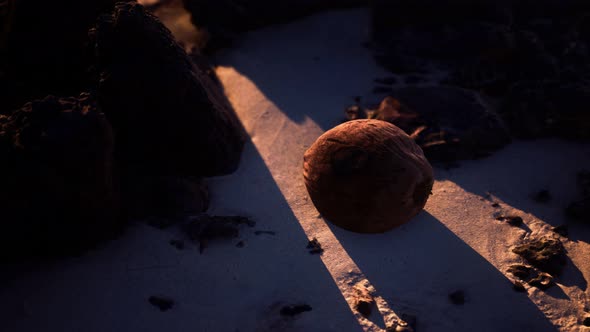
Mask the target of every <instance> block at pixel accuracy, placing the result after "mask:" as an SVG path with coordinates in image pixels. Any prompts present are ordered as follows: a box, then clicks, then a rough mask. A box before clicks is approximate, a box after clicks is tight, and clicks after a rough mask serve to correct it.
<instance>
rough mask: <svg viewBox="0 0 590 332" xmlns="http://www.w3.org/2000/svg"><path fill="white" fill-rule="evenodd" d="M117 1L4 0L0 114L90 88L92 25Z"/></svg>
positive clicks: (0, 19)
mask: <svg viewBox="0 0 590 332" xmlns="http://www.w3.org/2000/svg"><path fill="white" fill-rule="evenodd" d="M114 3H115V0H88V1H44V0H5V1H0V73H3V74H4V78H0V114H8V113H9V112H11V111H13V110H15V109H18V108H19V107H21V106H22V105H23V104H25V103H26V102H29V101H31V100H36V99H42V98H44V97H46V96H47V95H58V96H73V95H77V94H79V93H80V91H87V90H88V89H89V88H91V87H92V86H93V78H92V75H89V73H88V69H89V67H90V66H91V65H92V63H93V57H92V52H91V51H89V48H88V45H87V44H88V29H89V28H90V27H91V26H92V25H93V24H94V23H95V21H96V17H97V16H98V15H99V14H101V13H103V12H106V11H110V10H111V9H112V7H113V5H114ZM4 15H6V16H4ZM3 18H4V19H3ZM0 76H2V75H0Z"/></svg>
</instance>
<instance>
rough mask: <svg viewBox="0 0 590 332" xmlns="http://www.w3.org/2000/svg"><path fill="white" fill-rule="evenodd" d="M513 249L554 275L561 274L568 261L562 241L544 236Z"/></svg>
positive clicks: (542, 269) (534, 264)
mask: <svg viewBox="0 0 590 332" xmlns="http://www.w3.org/2000/svg"><path fill="white" fill-rule="evenodd" d="M512 251H513V252H514V253H516V254H518V255H520V256H521V257H523V258H524V259H526V260H527V261H528V262H529V263H531V264H532V265H533V266H534V267H536V268H538V269H539V270H541V271H544V272H548V273H550V274H552V275H559V274H560V272H561V270H562V269H563V266H564V265H565V263H566V256H565V248H564V247H563V244H562V243H561V241H559V240H557V239H551V238H547V237H542V238H540V239H536V240H529V241H527V242H526V243H524V244H521V245H518V246H516V247H515V248H514V249H512Z"/></svg>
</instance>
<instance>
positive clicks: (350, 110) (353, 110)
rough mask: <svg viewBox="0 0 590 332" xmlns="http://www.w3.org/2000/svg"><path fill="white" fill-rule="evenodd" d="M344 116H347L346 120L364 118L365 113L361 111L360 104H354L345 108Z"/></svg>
mask: <svg viewBox="0 0 590 332" xmlns="http://www.w3.org/2000/svg"><path fill="white" fill-rule="evenodd" d="M344 116H345V117H346V121H352V120H357V119H362V118H364V114H363V112H362V111H361V108H360V106H359V105H352V106H349V107H347V108H346V110H344Z"/></svg>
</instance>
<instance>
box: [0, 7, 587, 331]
mask: <svg viewBox="0 0 590 332" xmlns="http://www.w3.org/2000/svg"><path fill="white" fill-rule="evenodd" d="M367 26H368V13H367V12H366V11H364V10H352V11H342V12H332V13H326V14H321V15H316V16H313V17H309V18H307V19H304V20H301V21H299V22H295V23H292V24H288V25H283V26H278V27H272V28H269V29H264V30H259V31H256V32H253V33H250V34H249V35H247V36H246V37H245V38H244V39H243V40H242V41H241V43H240V45H238V46H237V47H236V48H235V49H232V50H230V51H227V52H226V53H225V54H222V55H220V56H219V58H218V59H217V60H216V61H217V63H218V64H219V66H218V68H217V73H218V75H219V76H220V79H221V81H222V82H223V84H224V86H225V89H226V93H227V95H228V97H229V98H230V101H231V102H232V104H233V106H234V107H235V109H236V112H237V113H238V116H239V117H240V119H241V121H242V123H243V125H244V127H245V128H246V130H247V131H248V133H249V135H250V137H251V143H249V144H248V145H247V146H246V149H245V152H244V155H243V160H242V163H241V166H240V168H239V170H238V171H237V172H236V173H235V174H232V175H230V176H226V177H219V178H214V179H209V185H210V187H211V190H212V207H211V210H210V213H211V214H222V215H227V214H232V215H246V216H249V217H250V218H252V219H253V220H254V221H256V222H257V224H256V226H255V227H254V228H248V227H244V228H243V229H242V230H241V233H240V236H239V238H236V239H234V240H227V241H219V242H212V243H210V245H209V247H208V248H207V249H206V250H205V251H204V252H203V254H199V252H198V250H197V246H195V245H192V244H189V245H188V246H187V248H185V249H184V250H181V251H179V250H177V249H176V248H174V247H173V246H171V245H170V244H169V241H170V240H171V239H180V238H181V234H179V233H178V232H177V231H175V230H165V231H162V230H158V229H154V228H151V227H149V226H146V225H144V224H137V225H134V226H133V227H132V228H131V229H130V230H129V232H128V233H127V234H126V235H125V236H124V237H122V238H121V239H118V240H116V241H113V242H111V243H109V244H108V245H106V246H105V247H104V248H102V249H100V250H97V251H94V252H91V253H89V254H87V255H85V256H83V257H79V258H75V259H68V260H66V261H63V262H59V263H52V264H46V265H45V266H41V267H35V268H28V269H26V271H25V272H24V273H18V275H17V274H15V273H9V274H7V275H6V274H5V277H4V282H3V284H2V285H1V286H0V299H2V301H1V303H0V319H1V321H2V322H3V323H2V325H3V327H7V329H6V331H229V332H235V331H242V332H244V331H246V332H247V331H382V330H383V329H384V328H385V326H386V325H387V324H389V323H391V322H392V321H394V320H395V319H397V317H398V316H401V315H413V316H415V317H417V331H420V332H422V331H433V332H438V331H443V332H445V331H449V332H450V331H453V332H457V331H590V328H586V327H583V326H581V324H580V321H581V319H582V318H583V316H584V314H583V310H584V307H588V306H590V302H589V301H588V298H589V296H590V291H589V290H588V286H587V280H589V278H590V260H588V257H589V255H590V245H589V242H590V228H589V227H588V226H587V225H576V224H572V225H570V226H569V227H570V228H569V231H570V239H569V240H568V239H566V238H561V239H562V241H563V242H564V244H565V246H566V248H567V250H568V256H569V257H570V260H571V261H570V262H568V265H567V267H566V269H565V271H564V273H563V275H562V276H561V277H559V278H557V280H556V281H557V285H556V286H554V287H552V288H550V289H549V290H547V291H540V290H538V289H536V288H528V287H527V292H526V293H518V292H515V291H514V290H513V289H512V284H511V281H510V276H509V275H508V274H507V273H506V268H507V266H508V265H510V264H512V263H515V262H521V260H520V258H519V257H518V256H517V255H515V254H513V253H512V252H511V248H512V247H513V246H514V245H516V244H518V243H521V242H522V241H523V239H525V238H529V237H531V238H534V237H537V236H542V235H550V236H557V235H554V234H552V232H551V231H550V227H551V226H552V225H553V226H555V225H560V224H563V223H565V219H564V217H563V207H564V206H565V205H566V204H567V203H569V202H570V201H571V200H572V199H573V197H574V192H575V190H574V188H575V174H576V172H577V171H578V170H580V169H582V168H590V146H589V145H579V144H573V143H569V142H564V141H558V140H542V141H530V142H514V143H513V144H511V145H510V146H508V147H506V148H505V149H503V150H501V151H499V152H497V153H496V154H494V155H493V156H491V157H489V158H486V159H483V160H478V161H468V162H462V163H461V164H460V167H458V168H453V169H450V170H442V169H436V170H435V172H436V179H437V181H436V183H435V186H434V189H433V195H432V196H431V197H430V200H429V201H428V203H427V205H426V208H425V211H423V212H422V213H421V214H419V215H418V216H417V217H416V218H415V219H414V220H412V221H411V222H409V223H408V224H406V225H404V226H402V227H399V228H397V229H394V230H392V231H390V232H387V233H384V234H378V235H366V234H355V233H351V232H347V231H344V230H342V229H339V228H337V227H334V226H332V225H330V224H329V223H327V222H326V221H324V220H323V219H322V218H321V216H319V214H318V212H317V211H316V210H315V208H314V206H313V204H312V203H311V201H310V200H309V198H308V195H307V192H306V191H305V187H304V185H303V180H302V175H301V164H302V155H303V152H304V151H305V150H306V149H307V147H309V146H310V145H311V144H312V143H313V141H314V140H315V139H316V138H317V137H318V136H319V135H321V134H322V133H323V132H324V131H325V130H328V129H330V128H331V127H333V126H334V125H337V124H338V123H339V122H340V120H341V117H342V114H343V109H344V107H346V106H348V105H349V104H351V103H352V101H353V98H354V96H363V97H364V98H376V99H377V101H378V97H377V96H372V95H371V90H372V88H373V79H375V78H378V77H383V76H388V74H387V73H386V72H384V71H383V70H382V69H380V68H379V67H377V66H376V65H375V64H374V62H373V60H372V58H371V54H370V51H369V50H367V49H365V48H363V47H361V43H362V42H364V41H366V39H367V32H366V30H365V27H367ZM540 189H548V190H550V191H551V193H552V195H553V200H552V201H551V202H549V203H547V204H539V203H536V202H534V201H533V200H531V198H530V195H531V193H533V192H535V191H537V190H540ZM488 192H489V193H491V195H487V194H486V193H488ZM494 202H497V203H499V204H500V207H499V208H495V207H492V203H494ZM497 213H510V214H518V215H521V216H522V217H523V219H524V223H525V226H523V227H512V226H509V225H507V224H504V223H501V222H499V221H496V220H495V219H494V217H495V215H496V214H497ZM257 230H258V231H260V230H262V231H273V232H275V234H274V235H271V234H260V235H256V233H255V231H257ZM314 237H315V238H317V239H318V240H319V241H320V243H321V244H322V247H323V249H324V252H323V254H321V255H311V254H309V252H308V249H306V245H307V242H308V239H310V238H314ZM239 241H243V243H244V244H245V245H244V247H242V248H238V247H236V244H237V243H238V242H239ZM358 287H362V288H364V289H366V290H368V291H369V292H370V293H371V294H372V296H373V297H374V298H375V299H376V302H377V306H378V308H375V309H374V310H373V313H372V314H371V315H370V316H369V317H368V318H364V317H363V316H361V315H360V314H359V313H357V312H356V311H354V310H352V309H351V306H352V298H353V295H354V293H355V288H358ZM457 290H462V291H463V292H464V293H465V303H464V304H463V305H454V304H452V303H451V302H450V301H449V298H448V295H449V294H450V293H452V292H454V291H457ZM151 295H164V296H168V297H171V298H173V299H174V300H175V302H176V305H175V306H174V307H173V308H172V309H171V310H169V311H166V312H160V311H159V310H158V309H157V308H155V307H153V306H151V305H150V304H149V303H148V301H147V298H148V297H149V296H151ZM293 304H307V305H309V306H311V308H312V310H311V311H308V312H304V313H302V314H299V315H297V316H295V317H284V316H282V315H281V314H280V309H281V308H282V307H283V306H285V305H293ZM586 309H589V308H586Z"/></svg>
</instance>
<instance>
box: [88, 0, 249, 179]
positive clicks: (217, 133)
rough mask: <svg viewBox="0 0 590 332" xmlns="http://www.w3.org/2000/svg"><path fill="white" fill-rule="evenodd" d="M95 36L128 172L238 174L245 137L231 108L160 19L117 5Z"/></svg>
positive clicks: (104, 94)
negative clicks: (235, 172)
mask: <svg viewBox="0 0 590 332" xmlns="http://www.w3.org/2000/svg"><path fill="white" fill-rule="evenodd" d="M91 35H92V37H93V40H94V44H95V45H96V55H97V58H96V61H97V69H98V71H99V72H100V83H99V87H98V97H99V105H100V107H101V109H102V111H104V113H105V114H106V116H107V118H108V119H109V121H110V122H111V123H112V125H113V128H114V131H115V135H116V138H117V145H116V156H117V160H118V161H119V162H120V164H121V166H122V168H123V172H124V173H138V172H139V173H145V174H152V175H163V176H168V175H177V176H213V175H222V174H227V173H231V172H233V171H234V170H235V169H236V168H237V166H238V164H239V161H240V155H241V151H242V147H243V145H244V142H245V137H246V136H245V133H244V130H243V129H242V127H241V125H240V123H239V121H238V119H237V117H236V115H235V113H234V112H233V109H232V108H231V106H230V104H229V102H228V101H227V99H226V98H225V96H224V94H223V91H222V89H221V87H220V85H219V84H217V83H216V82H214V81H213V80H212V78H211V77H210V76H209V75H208V73H206V72H205V71H204V70H203V66H204V64H202V63H201V64H200V66H196V65H195V64H194V62H193V61H192V60H191V58H190V57H189V56H188V55H187V54H186V52H185V51H184V50H183V49H182V48H181V47H180V46H179V45H178V44H177V43H176V42H175V41H174V39H173V37H172V35H171V34H170V32H169V31H168V30H167V29H166V28H165V27H164V26H163V25H162V23H160V21H159V20H158V19H157V18H156V17H155V16H153V15H152V14H150V13H149V12H147V11H146V9H145V8H144V7H143V6H141V5H139V4H136V3H118V4H117V5H116V8H115V11H114V12H113V13H112V14H111V15H108V16H103V17H101V18H100V19H99V22H98V24H97V26H96V28H95V29H93V31H92V32H91Z"/></svg>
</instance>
